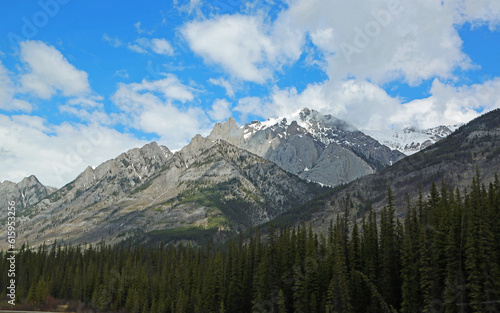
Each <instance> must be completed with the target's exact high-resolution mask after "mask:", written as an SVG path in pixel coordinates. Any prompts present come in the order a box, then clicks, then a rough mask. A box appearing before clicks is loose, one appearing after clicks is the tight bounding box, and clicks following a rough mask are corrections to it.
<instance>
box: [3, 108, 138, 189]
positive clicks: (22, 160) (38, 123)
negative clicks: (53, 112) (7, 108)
mask: <svg viewBox="0 0 500 313" xmlns="http://www.w3.org/2000/svg"><path fill="white" fill-rule="evenodd" d="M144 144H146V142H144V141H141V140H137V139H136V138H134V137H133V136H130V135H128V134H123V133H120V132H118V131H116V130H114V129H110V128H106V127H102V126H99V125H96V124H91V125H82V124H76V125H71V124H68V123H64V124H61V125H51V124H48V122H47V121H46V120H44V119H43V118H40V117H37V116H28V115H14V116H5V115H0V155H1V158H2V162H0V172H1V173H2V179H7V180H10V181H13V182H19V181H20V180H22V179H23V178H24V177H27V176H29V175H32V174H33V175H35V176H37V178H38V179H39V180H40V181H41V182H42V183H43V184H45V185H49V186H54V187H61V186H63V185H64V184H66V183H68V182H69V181H71V180H73V179H74V178H76V176H77V175H78V174H79V173H81V172H82V171H83V170H84V169H85V168H86V167H87V166H89V165H91V166H98V165H99V164H101V163H102V162H104V161H106V160H109V159H111V158H115V157H116V156H118V155H119V154H120V153H122V152H124V151H126V150H128V149H132V148H134V147H140V146H142V145H144Z"/></svg>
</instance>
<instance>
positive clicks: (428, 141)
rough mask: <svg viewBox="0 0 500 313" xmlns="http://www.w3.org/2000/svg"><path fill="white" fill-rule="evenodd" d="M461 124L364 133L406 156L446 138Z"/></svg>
mask: <svg viewBox="0 0 500 313" xmlns="http://www.w3.org/2000/svg"><path fill="white" fill-rule="evenodd" d="M462 125H463V124H456V125H446V126H443V125H442V126H437V127H432V128H427V129H418V128H416V127H406V128H403V129H401V130H392V131H391V132H386V131H373V130H367V131H364V132H365V133H366V134H368V135H369V136H371V137H373V138H375V139H376V140H378V142H380V143H381V144H383V145H386V146H388V147H389V148H391V149H394V150H398V151H400V152H402V153H404V154H406V155H411V154H414V153H416V152H418V151H420V150H423V149H425V148H427V147H429V146H430V145H432V144H434V143H436V142H438V141H439V140H441V139H444V138H446V137H447V136H449V135H450V134H451V133H453V132H454V131H455V130H457V129H458V128H459V127H460V126H462Z"/></svg>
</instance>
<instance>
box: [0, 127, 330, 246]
mask: <svg viewBox="0 0 500 313" xmlns="http://www.w3.org/2000/svg"><path fill="white" fill-rule="evenodd" d="M321 191H322V189H321V187H319V186H318V185H317V184H312V183H307V182H305V181H303V180H301V179H300V178H299V177H297V176H295V175H293V174H291V173H289V172H286V171H284V170H283V169H281V168H280V167H278V166H277V165H275V164H274V163H272V162H270V161H268V160H265V159H263V158H261V157H259V156H257V155H255V154H253V153H251V152H249V151H246V150H243V149H239V148H237V147H235V146H233V145H231V144H229V143H227V142H225V141H222V140H215V141H213V140H210V139H207V138H203V137H201V136H199V135H198V136H196V137H195V138H193V140H192V141H191V143H190V144H189V145H187V146H186V147H184V148H183V149H181V150H180V151H178V152H177V153H175V154H172V153H171V152H170V151H169V150H168V149H167V148H166V147H162V146H159V145H157V144H156V143H151V144H148V145H146V146H144V147H143V148H141V149H133V150H130V151H128V152H126V153H123V154H121V155H120V156H118V157H117V158H116V159H113V160H109V161H107V162H105V163H103V164H101V165H100V166H99V167H97V168H95V169H92V168H90V167H88V168H87V169H86V170H85V171H84V172H82V173H81V174H80V175H79V176H78V177H77V178H76V179H75V180H74V181H72V182H71V183H69V184H67V185H66V186H64V187H62V188H61V189H60V190H58V191H57V192H55V193H53V194H52V195H50V196H49V197H46V198H45V199H43V200H42V201H41V202H39V203H38V204H36V205H34V206H32V207H30V208H28V209H27V210H26V212H25V214H23V216H20V217H19V219H20V221H22V223H21V225H22V226H20V227H19V232H20V236H19V241H20V242H19V244H21V241H22V242H30V243H31V244H39V243H41V242H44V241H45V242H52V241H54V240H58V241H63V242H65V243H72V244H74V243H92V242H98V241H100V240H101V239H106V241H107V242H110V243H114V242H119V241H121V240H124V239H127V238H132V237H133V238H135V239H138V240H147V238H148V236H150V234H158V233H159V234H162V233H163V232H165V231H167V230H176V231H180V230H182V231H185V230H196V231H202V230H213V229H215V230H232V231H241V230H244V229H246V228H248V227H250V226H255V225H259V224H261V223H263V222H266V221H269V220H270V219H272V218H274V217H275V216H277V215H279V214H281V213H282V212H285V211H286V210H288V209H290V208H291V207H292V206H295V205H297V204H298V203H304V202H306V201H308V200H310V199H312V197H314V196H315V195H316V194H318V193H319V192H321ZM1 236H3V234H1ZM0 239H1V238H0Z"/></svg>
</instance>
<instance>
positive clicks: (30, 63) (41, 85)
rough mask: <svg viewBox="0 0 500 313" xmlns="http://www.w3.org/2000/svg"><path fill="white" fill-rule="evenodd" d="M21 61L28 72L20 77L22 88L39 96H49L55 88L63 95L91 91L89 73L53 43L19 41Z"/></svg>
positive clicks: (44, 97)
mask: <svg viewBox="0 0 500 313" xmlns="http://www.w3.org/2000/svg"><path fill="white" fill-rule="evenodd" d="M20 57H21V61H22V62H23V63H24V64H25V65H26V70H27V73H25V74H22V75H21V77H20V81H21V84H22V87H23V90H24V91H27V92H32V93H34V94H35V95H37V96H38V97H40V98H42V99H50V98H51V97H52V96H53V95H55V94H56V93H57V92H58V91H60V92H61V93H62V94H63V95H64V96H80V95H84V94H87V93H90V91H91V89H90V86H89V82H88V74H87V73H86V72H84V71H81V70H78V69H76V68H75V67H74V66H73V65H71V64H70V63H69V62H68V60H67V59H66V58H65V57H64V56H63V55H62V54H61V52H59V51H58V50H57V49H56V48H54V47H53V46H49V45H47V44H45V43H43V42H41V41H33V40H29V41H25V42H22V43H21V50H20Z"/></svg>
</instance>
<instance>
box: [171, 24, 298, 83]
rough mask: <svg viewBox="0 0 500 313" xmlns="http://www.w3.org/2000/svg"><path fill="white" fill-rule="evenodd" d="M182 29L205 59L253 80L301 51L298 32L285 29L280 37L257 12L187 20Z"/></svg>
mask: <svg viewBox="0 0 500 313" xmlns="http://www.w3.org/2000/svg"><path fill="white" fill-rule="evenodd" d="M282 29H287V30H288V29H289V28H286V27H283V28H282ZM280 30H281V28H280ZM181 32H182V34H183V35H184V37H185V38H186V39H187V41H188V43H189V46H190V47H191V49H192V50H193V51H194V52H195V53H197V54H199V55H201V56H202V57H203V58H204V60H205V61H206V62H207V63H212V64H217V65H220V66H222V67H223V68H224V69H225V70H226V71H227V72H228V73H229V74H231V75H232V76H234V77H235V78H239V79H242V80H245V81H251V82H256V83H264V82H265V81H266V80H268V79H270V78H272V74H273V72H274V70H275V69H277V68H279V67H280V66H281V65H283V64H288V63H291V62H293V61H295V60H297V59H298V58H299V56H300V53H301V52H300V46H301V43H302V37H301V36H300V34H298V33H294V32H287V33H286V35H288V37H289V38H288V39H287V40H286V41H285V40H280V38H282V37H279V36H275V34H274V33H273V29H269V28H267V27H265V25H264V22H263V20H262V18H259V17H256V16H244V15H239V14H237V15H222V16H217V17H215V18H214V19H211V20H205V21H194V22H191V23H188V24H186V25H185V26H184V27H183V28H182V30H181ZM275 39H276V40H275Z"/></svg>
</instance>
